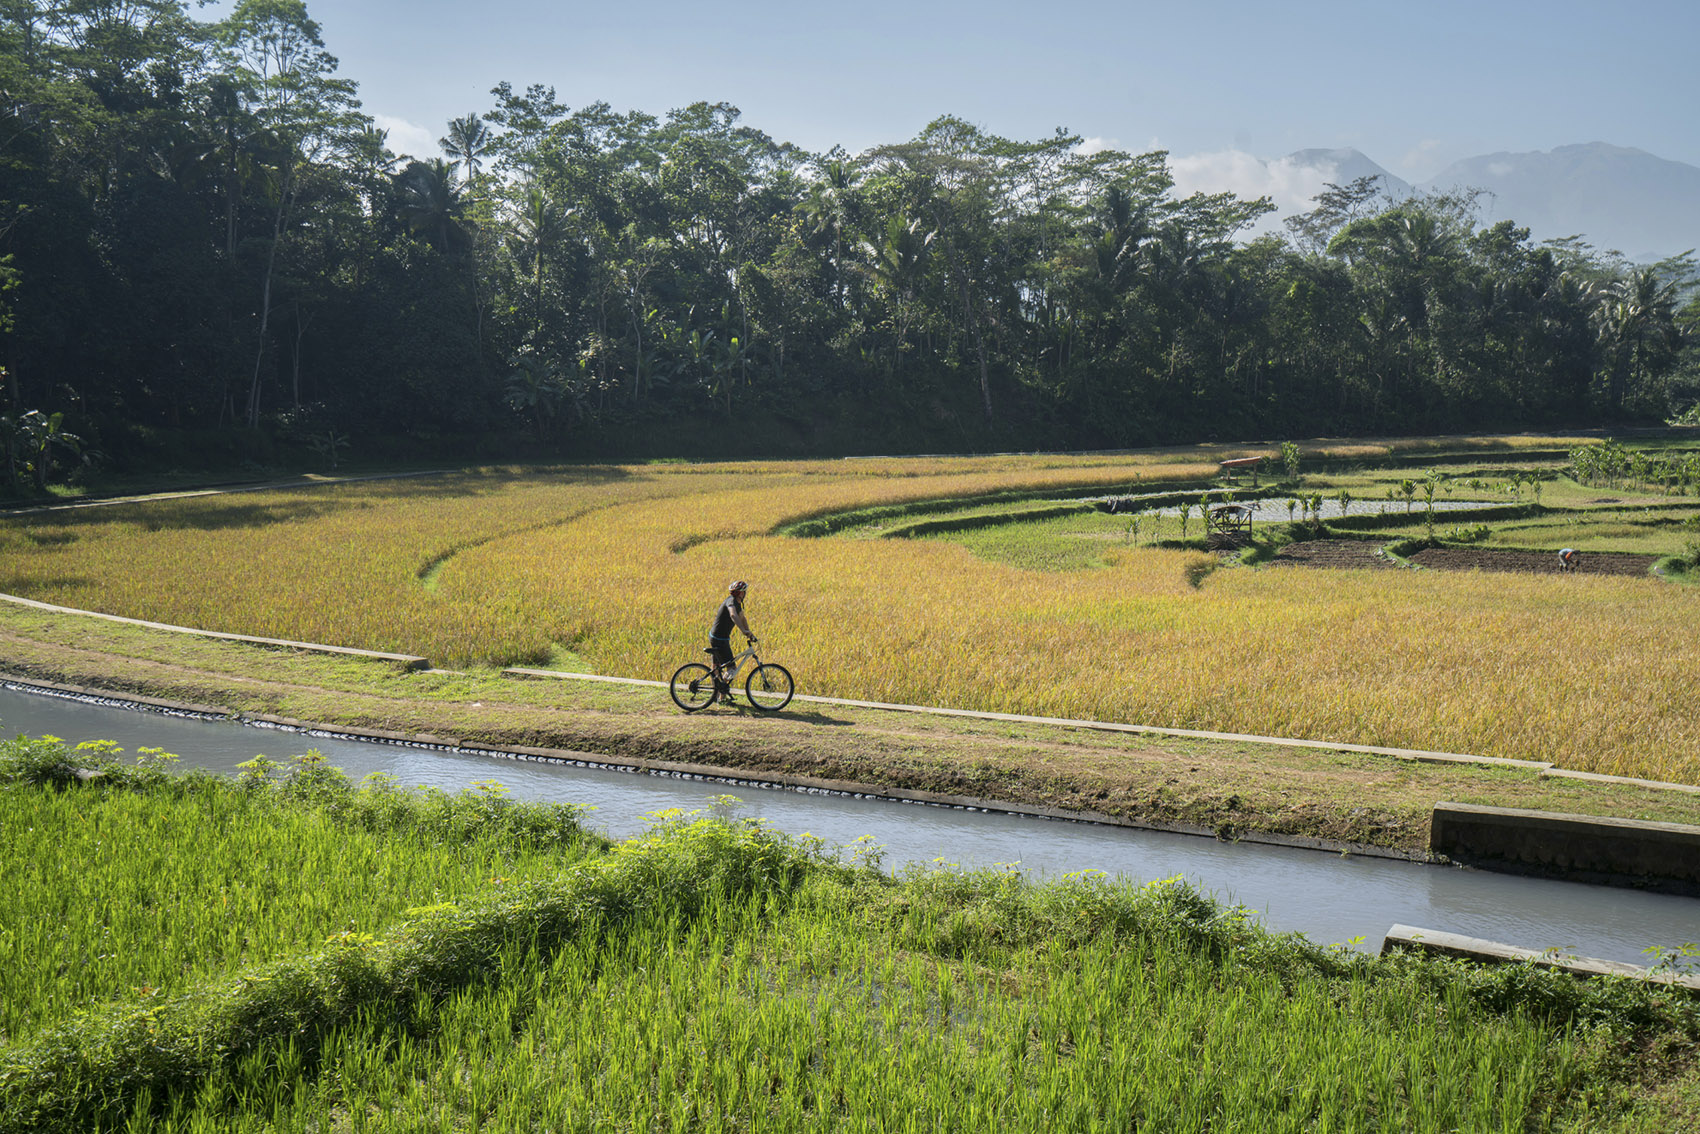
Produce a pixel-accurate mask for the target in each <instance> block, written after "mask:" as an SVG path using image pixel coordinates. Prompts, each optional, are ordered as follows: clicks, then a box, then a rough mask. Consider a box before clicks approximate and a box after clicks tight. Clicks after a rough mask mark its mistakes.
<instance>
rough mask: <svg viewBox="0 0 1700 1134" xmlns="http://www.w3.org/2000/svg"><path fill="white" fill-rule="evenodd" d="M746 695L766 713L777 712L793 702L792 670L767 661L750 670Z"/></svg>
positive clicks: (745, 688)
mask: <svg viewBox="0 0 1700 1134" xmlns="http://www.w3.org/2000/svg"><path fill="white" fill-rule="evenodd" d="M744 695H745V696H746V697H748V698H749V699H750V704H752V705H754V706H755V707H756V708H758V709H760V710H761V711H762V712H764V713H777V712H778V711H779V710H780V709H783V708H784V707H785V706H786V705H789V704H790V703H791V671H790V670H788V669H786V668H785V667H784V666H782V665H774V664H773V663H772V662H767V663H765V664H763V665H758V666H756V667H755V669H753V670H751V671H750V677H749V680H748V681H746V682H744Z"/></svg>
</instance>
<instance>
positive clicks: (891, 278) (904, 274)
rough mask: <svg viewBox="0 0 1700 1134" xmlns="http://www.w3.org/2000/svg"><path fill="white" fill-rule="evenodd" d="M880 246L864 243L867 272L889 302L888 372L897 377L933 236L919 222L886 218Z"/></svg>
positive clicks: (898, 217) (896, 217)
mask: <svg viewBox="0 0 1700 1134" xmlns="http://www.w3.org/2000/svg"><path fill="white" fill-rule="evenodd" d="M882 235H883V239H882V240H880V242H879V243H877V244H874V243H867V244H864V245H863V249H864V251H865V252H866V254H867V257H868V271H869V274H870V275H871V276H872V277H873V279H874V282H875V283H876V284H878V285H879V286H880V288H881V289H883V290H884V291H885V292H886V293H887V294H888V295H889V296H890V300H891V310H892V317H891V324H892V326H891V331H892V334H891V372H892V376H893V377H897V376H898V375H899V374H900V372H901V370H902V366H903V343H904V340H905V339H906V338H908V335H909V322H910V319H911V318H912V317H913V314H914V308H915V303H916V300H917V297H918V296H919V294H920V291H921V284H922V282H923V280H924V278H925V276H926V270H927V257H928V253H929V251H930V250H931V248H932V244H933V238H934V237H935V236H936V235H937V233H934V232H922V231H921V222H920V220H919V219H916V220H912V221H910V222H909V223H907V224H905V223H904V221H903V218H902V217H901V216H892V217H888V218H886V222H885V232H884V233H883V234H882Z"/></svg>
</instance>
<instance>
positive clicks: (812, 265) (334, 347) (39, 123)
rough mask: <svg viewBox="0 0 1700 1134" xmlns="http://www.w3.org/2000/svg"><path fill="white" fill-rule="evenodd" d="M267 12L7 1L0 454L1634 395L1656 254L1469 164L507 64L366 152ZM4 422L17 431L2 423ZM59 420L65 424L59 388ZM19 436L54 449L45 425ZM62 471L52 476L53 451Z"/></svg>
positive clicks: (1675, 328) (860, 431) (1143, 437)
mask: <svg viewBox="0 0 1700 1134" xmlns="http://www.w3.org/2000/svg"><path fill="white" fill-rule="evenodd" d="M355 95H356V88H355V84H354V83H353V82H351V81H349V80H347V79H345V78H342V77H340V76H339V75H338V73H337V63H336V60H335V58H334V57H333V56H331V55H330V54H329V52H328V51H327V50H326V47H325V45H324V43H323V42H322V40H321V37H320V34H319V29H318V27H317V25H316V24H315V23H314V22H313V21H312V20H311V18H310V17H309V16H308V13H307V10H306V8H305V6H304V5H303V4H302V3H300V2H299V0H241V2H240V3H238V4H237V5H236V7H235V9H234V11H233V12H232V13H231V15H230V16H229V18H228V19H226V20H224V21H222V22H218V23H211V24H208V23H203V22H198V21H196V20H194V19H193V18H192V17H191V16H190V14H189V12H188V10H187V8H186V6H185V4H184V3H183V2H182V0H121V2H120V0H0V365H3V366H4V368H5V390H4V399H3V401H4V404H3V406H0V411H3V413H0V442H3V443H4V445H5V446H6V454H7V458H8V464H7V467H8V468H10V469H12V470H13V476H14V478H16V477H18V475H19V473H18V472H17V471H16V470H17V469H19V468H20V467H23V468H26V469H29V470H37V471H39V470H40V469H41V467H42V462H41V460H40V458H39V456H37V454H41V453H51V452H52V451H53V450H54V449H55V448H56V446H57V447H60V448H74V447H75V446H74V444H73V443H70V442H64V443H61V442H56V441H54V440H52V439H51V437H50V436H49V435H48V434H46V433H44V430H45V429H46V423H48V422H53V423H54V424H53V429H54V430H56V431H57V433H58V435H60V436H61V437H73V438H82V439H83V440H84V441H90V440H94V441H95V442H97V443H98V444H99V446H100V447H101V448H102V449H103V450H105V451H107V452H108V454H109V455H110V456H112V457H113V459H115V460H118V461H120V462H122V461H124V460H127V459H131V460H133V459H139V456H140V454H142V453H143V452H144V451H145V450H144V449H143V448H141V447H140V446H141V445H142V444H143V440H144V439H146V438H154V439H155V442H154V443H155V444H159V443H160V442H158V440H157V439H158V438H162V437H171V436H176V437H185V436H192V437H195V438H196V439H197V444H199V445H200V446H201V447H202V448H204V449H206V450H208V451H212V452H223V453H225V454H227V455H240V454H250V455H251V454H253V453H256V452H262V451H264V449H265V447H266V446H267V445H270V444H274V443H276V442H277V441H278V439H283V440H293V441H294V442H296V443H302V442H311V443H313V444H315V445H317V446H318V447H319V448H320V450H321V451H322V452H324V453H325V454H327V455H328V456H331V457H333V458H334V456H335V454H336V453H337V452H338V451H339V450H340V449H341V448H342V447H343V446H344V445H345V443H346V439H347V438H349V437H353V438H356V439H358V440H357V444H358V445H360V446H361V447H366V446H374V445H377V444H379V443H380V442H381V440H382V439H383V438H391V439H395V438H406V439H408V441H409V443H410V444H417V445H430V444H438V445H445V446H451V447H454V446H458V447H460V448H461V449H462V450H463V451H468V452H471V451H482V452H488V453H494V452H508V451H512V452H518V451H526V452H534V453H541V452H562V453H569V454H570V453H575V452H579V453H598V454H604V453H627V454H634V455H635V454H637V453H639V452H643V451H649V452H660V451H666V450H674V451H681V452H697V453H717V452H720V453H724V452H747V453H776V454H777V453H786V452H803V451H827V452H833V451H844V452H848V451H857V450H861V451H868V450H888V449H894V448H902V449H966V448H986V447H991V446H996V447H1019V448H1037V447H1055V446H1067V447H1102V446H1118V445H1128V444H1140V443H1152V442H1162V441H1172V440H1187V439H1195V438H1200V437H1209V436H1218V437H1221V438H1224V439H1228V438H1247V437H1273V436H1296V435H1305V436H1310V435H1317V434H1322V433H1362V432H1382V431H1395V430H1396V431H1400V432H1412V431H1426V430H1448V429H1457V428H1465V427H1468V428H1486V427H1492V428H1525V427H1528V428H1533V427H1543V426H1557V425H1571V426H1574V425H1578V424H1583V423H1597V422H1601V421H1611V420H1623V419H1637V418H1638V419H1658V418H1663V417H1667V416H1669V415H1671V414H1674V413H1680V412H1683V411H1684V410H1686V409H1688V408H1689V407H1690V406H1691V405H1692V404H1693V403H1694V402H1695V401H1696V399H1697V398H1700V378H1697V377H1696V369H1697V368H1696V365H1695V362H1694V358H1693V354H1694V348H1693V345H1692V344H1693V343H1694V341H1695V330H1696V328H1697V323H1700V307H1697V306H1696V304H1695V302H1694V301H1693V298H1692V285H1693V282H1694V272H1693V266H1692V261H1691V260H1690V259H1689V258H1678V259H1676V260H1672V261H1667V262H1666V263H1664V264H1661V265H1657V266H1654V267H1636V266H1632V265H1628V264H1625V263H1623V262H1622V261H1621V260H1619V259H1617V258H1616V257H1615V256H1613V255H1611V254H1600V253H1596V252H1595V251H1594V250H1592V249H1590V248H1589V247H1588V246H1587V245H1585V244H1583V243H1581V242H1580V241H1574V240H1573V241H1563V242H1555V243H1546V244H1536V243H1534V242H1532V241H1531V240H1530V238H1529V234H1528V232H1527V231H1526V230H1524V229H1521V228H1518V227H1517V226H1515V225H1514V224H1513V223H1510V222H1502V223H1499V224H1496V225H1493V226H1491V227H1487V228H1482V227H1479V226H1478V225H1477V224H1476V222H1475V209H1474V199H1473V197H1472V195H1471V194H1470V193H1468V192H1460V193H1454V194H1449V195H1439V196H1433V195H1431V196H1426V197H1418V198H1415V199H1412V200H1408V201H1403V202H1397V203H1393V202H1389V201H1387V200H1385V199H1383V198H1379V197H1377V196H1376V195H1375V192H1374V187H1373V185H1370V184H1368V183H1365V182H1359V183H1354V184H1353V185H1348V186H1333V187H1330V189H1329V191H1328V192H1327V193H1325V194H1323V195H1322V196H1321V197H1319V198H1318V199H1317V201H1316V202H1315V204H1316V208H1315V209H1314V210H1313V211H1312V212H1310V213H1308V214H1306V215H1304V216H1301V217H1296V218H1293V219H1292V220H1290V221H1289V222H1288V231H1287V232H1286V234H1285V235H1284V236H1264V237H1261V238H1258V239H1250V240H1248V239H1246V233H1247V231H1248V228H1249V226H1251V225H1252V224H1253V222H1255V221H1256V220H1257V219H1258V218H1259V217H1261V216H1263V215H1264V214H1265V213H1267V212H1268V211H1269V210H1270V206H1269V205H1268V203H1267V202H1264V201H1245V200H1240V199H1236V198H1234V197H1233V196H1230V195H1226V194H1223V195H1215V196H1210V195H1195V196H1192V197H1187V198H1184V199H1183V198H1177V197H1176V196H1175V195H1174V194H1173V192H1172V182H1171V179H1170V177H1169V175H1168V172H1167V169H1166V163H1165V155H1163V154H1162V153H1148V154H1128V153H1122V152H1115V151H1104V152H1097V153H1085V152H1083V151H1082V148H1081V146H1080V139H1079V138H1077V137H1074V136H1072V135H1069V134H1067V133H1065V132H1063V131H1058V132H1057V133H1056V134H1055V135H1054V136H1052V137H1048V138H1042V139H1039V140H1037V141H1030V142H1024V141H1013V140H1010V139H1005V138H1000V137H997V136H994V135H992V134H989V133H987V132H985V131H983V130H981V129H979V128H977V127H975V126H973V125H970V124H968V123H966V122H963V121H961V120H958V119H955V118H941V119H939V120H938V121H936V122H934V123H933V124H932V125H930V126H929V127H927V129H926V130H925V131H923V132H922V133H921V135H920V136H919V137H917V138H915V139H913V140H910V141H907V142H903V143H898V144H892V145H887V146H881V147H877V148H874V149H872V150H869V151H867V152H865V153H862V154H857V155H851V154H847V153H844V152H842V151H833V152H831V153H827V154H810V153H806V152H803V151H801V150H799V149H797V148H796V147H794V146H791V145H787V144H784V143H781V142H777V141H775V140H774V139H772V138H770V137H769V136H767V135H766V134H764V133H762V132H761V131H760V130H757V129H754V128H751V127H749V126H746V125H742V124H741V123H740V121H739V114H738V111H737V110H735V109H734V108H732V107H729V106H726V105H724V104H708V103H699V104H696V105H693V106H690V107H687V108H684V109H681V110H675V111H672V112H671V113H669V114H668V115H666V117H665V118H656V117H652V116H650V115H647V114H643V113H637V112H628V113H621V112H617V111H615V110H613V109H612V108H610V107H609V106H607V105H605V104H597V105H592V106H588V107H583V108H579V109H576V110H575V109H571V108H569V107H565V106H562V105H559V104H558V103H557V101H556V98H555V94H554V91H553V90H551V89H549V88H546V87H541V86H533V87H530V88H528V89H525V90H523V91H522V90H516V89H515V88H513V87H511V86H509V85H506V84H504V85H502V86H500V87H498V88H497V89H496V90H495V91H493V92H492V96H493V105H491V106H490V107H489V108H488V109H487V110H484V111H482V112H477V111H475V112H473V113H469V114H468V115H466V116H465V117H463V118H460V119H457V120H455V121H454V122H451V123H449V124H448V129H447V133H446V135H445V137H444V138H443V139H442V142H441V149H442V156H425V157H414V158H406V157H398V156H397V155H396V154H395V153H394V152H392V150H391V149H390V147H389V145H388V138H387V137H386V135H385V133H384V132H383V131H382V130H378V129H375V128H374V127H373V125H372V122H371V120H370V119H368V118H367V117H366V116H364V115H363V114H362V113H361V112H360V108H359V103H358V101H357V99H356V97H355ZM31 411H35V416H34V417H33V418H32V417H29V416H28V415H29V414H30V412H31ZM60 414H63V415H64V417H63V418H62V419H61V418H59V417H57V416H55V415H60ZM44 437H48V438H49V439H47V440H44V439H43V438H44ZM61 464H63V462H61Z"/></svg>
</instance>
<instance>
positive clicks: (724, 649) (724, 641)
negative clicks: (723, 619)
mask: <svg viewBox="0 0 1700 1134" xmlns="http://www.w3.org/2000/svg"><path fill="white" fill-rule="evenodd" d="M708 648H709V649H710V650H711V651H713V653H714V667H715V668H716V669H719V668H720V667H721V666H723V665H730V664H732V639H730V638H710V639H709V640H708Z"/></svg>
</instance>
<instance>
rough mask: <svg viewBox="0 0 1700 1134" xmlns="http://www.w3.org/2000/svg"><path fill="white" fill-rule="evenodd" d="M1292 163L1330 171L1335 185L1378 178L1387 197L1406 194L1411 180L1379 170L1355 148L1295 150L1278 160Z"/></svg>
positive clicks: (1330, 177) (1328, 174)
mask: <svg viewBox="0 0 1700 1134" xmlns="http://www.w3.org/2000/svg"><path fill="white" fill-rule="evenodd" d="M1281 160H1282V161H1284V162H1287V163H1289V164H1291V165H1294V166H1298V167H1301V168H1310V169H1315V170H1332V172H1330V173H1327V174H1326V175H1325V176H1326V179H1327V180H1328V181H1332V182H1333V183H1334V184H1336V185H1350V184H1351V183H1352V182H1354V181H1356V180H1357V179H1358V178H1360V177H1379V178H1381V191H1382V192H1383V193H1386V194H1387V195H1388V196H1389V197H1394V198H1398V197H1408V196H1410V195H1411V183H1410V182H1409V181H1406V180H1405V179H1404V178H1401V177H1396V176H1394V175H1393V174H1391V173H1388V172H1387V171H1386V170H1385V169H1382V168H1381V167H1380V166H1379V165H1377V164H1375V162H1373V161H1371V160H1370V159H1369V158H1367V157H1365V156H1364V155H1363V154H1362V153H1360V152H1359V151H1357V150H1354V149H1352V148H1351V147H1347V148H1346V149H1343V150H1295V151H1293V152H1292V153H1290V154H1288V155H1287V156H1286V157H1284V158H1282V159H1281Z"/></svg>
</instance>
